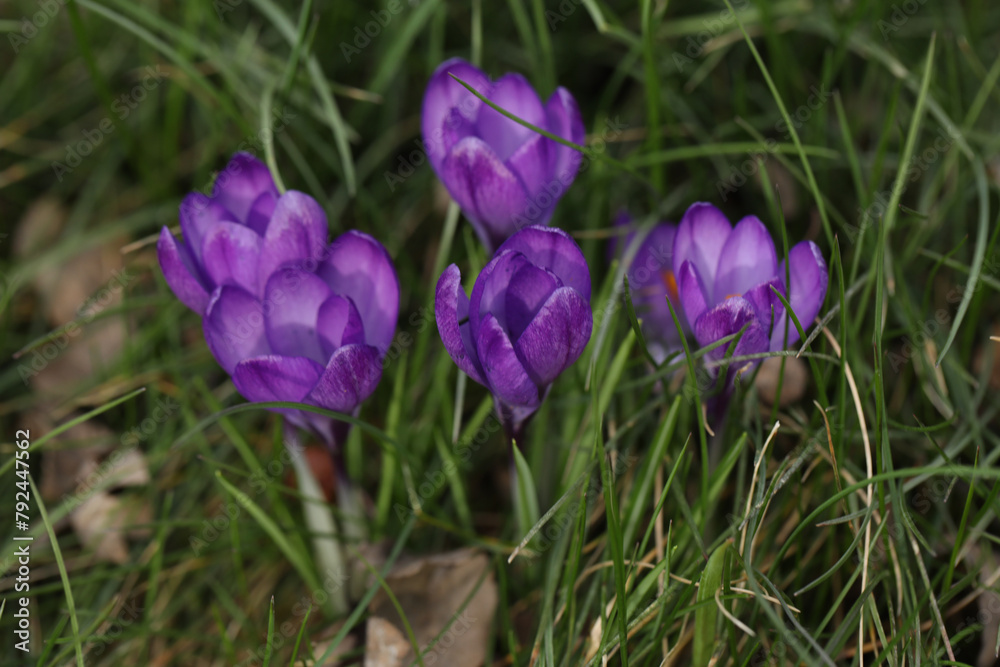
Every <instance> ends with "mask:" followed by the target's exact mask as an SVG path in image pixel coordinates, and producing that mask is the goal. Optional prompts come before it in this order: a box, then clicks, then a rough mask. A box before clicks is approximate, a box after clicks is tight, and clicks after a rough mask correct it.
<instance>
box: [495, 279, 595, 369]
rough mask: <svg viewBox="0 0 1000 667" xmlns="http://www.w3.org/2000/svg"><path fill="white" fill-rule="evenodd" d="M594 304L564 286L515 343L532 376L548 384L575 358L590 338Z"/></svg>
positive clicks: (547, 302)
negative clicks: (592, 305) (591, 307)
mask: <svg viewBox="0 0 1000 667" xmlns="http://www.w3.org/2000/svg"><path fill="white" fill-rule="evenodd" d="M593 326H594V318H593V315H592V314H591V312H590V305H589V304H588V303H587V302H586V301H584V299H583V297H582V296H580V293H579V292H577V291H576V290H574V289H573V288H571V287H560V288H559V289H557V290H556V291H555V292H553V293H552V296H550V297H549V299H548V300H547V301H546V302H545V305H543V306H542V308H541V309H540V310H539V311H538V314H537V315H536V316H535V318H534V319H533V320H532V321H531V323H530V324H529V325H528V327H527V328H526V329H525V330H524V333H523V334H521V337H520V338H518V339H517V342H516V343H515V344H514V349H515V350H516V351H517V355H518V357H519V358H520V359H521V361H522V362H523V363H524V368H525V369H526V370H527V372H528V375H529V376H530V377H531V380H532V381H533V382H534V383H535V384H536V385H538V386H540V387H544V386H545V385H548V384H550V383H552V381H553V380H555V379H556V378H557V377H558V376H559V374H560V373H562V372H563V371H564V370H566V369H567V368H568V367H569V366H570V365H571V364H572V363H573V362H575V361H576V360H577V359H578V358H579V357H580V354H581V353H582V352H583V348H585V347H587V341H589V340H590V333H591V329H592V328H593Z"/></svg>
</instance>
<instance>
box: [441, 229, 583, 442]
mask: <svg viewBox="0 0 1000 667" xmlns="http://www.w3.org/2000/svg"><path fill="white" fill-rule="evenodd" d="M434 314H435V317H436V319H437V325H438V331H439V332H440V334H441V340H442V341H443V342H444V346H445V348H446V349H447V350H448V354H449V355H451V358H452V359H453V360H454V361H455V363H456V364H457V365H458V367H459V369H461V370H462V371H463V372H465V373H466V374H467V375H468V376H469V377H471V378H472V379H473V380H475V381H476V382H478V383H480V384H482V385H484V386H485V387H486V388H488V389H489V390H490V391H491V392H492V393H493V397H494V400H495V402H496V405H497V411H498V413H499V414H500V416H501V421H502V422H503V423H504V426H505V428H506V430H507V433H508V435H509V436H511V437H515V438H516V437H517V436H518V435H519V434H520V432H521V429H522V426H523V424H524V423H525V422H526V420H527V419H528V418H529V417H531V415H532V414H534V412H535V411H536V410H537V409H538V407H539V406H540V405H541V403H542V400H543V399H544V398H545V396H546V394H547V393H548V391H549V388H550V386H551V384H552V382H553V381H554V380H555V379H556V378H557V377H558V376H559V375H560V374H561V373H562V372H563V371H564V370H566V369H567V368H568V367H569V366H570V365H571V364H573V362H575V361H576V360H577V358H578V357H579V356H580V354H581V353H582V352H583V349H584V348H585V347H586V346H587V342H588V341H589V340H590V333H591V329H592V328H593V315H592V314H591V311H590V270H589V269H588V267H587V262H586V260H585V259H584V257H583V253H582V252H581V251H580V248H579V246H577V244H576V242H575V241H573V239H572V238H570V236H569V235H568V234H566V233H565V232H564V231H562V230H560V229H555V228H549V227H541V226H532V227H526V228H525V229H523V230H521V231H519V232H518V233H516V234H514V236H512V237H510V238H509V239H508V240H507V241H506V242H505V243H504V244H503V245H502V246H500V249H499V250H498V251H497V253H496V255H494V257H493V259H492V260H491V261H490V262H489V264H487V265H486V267H485V268H484V269H483V270H482V272H481V273H480V274H479V277H478V278H477V279H476V283H475V285H474V287H473V289H472V296H471V298H470V297H467V296H466V295H465V291H464V290H463V289H462V276H461V273H460V271H459V269H458V267H457V266H455V265H454V264H452V265H451V266H449V267H448V268H447V269H446V270H445V272H444V273H443V274H441V278H440V279H439V280H438V284H437V294H436V298H435V303H434Z"/></svg>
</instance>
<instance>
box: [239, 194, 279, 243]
mask: <svg viewBox="0 0 1000 667" xmlns="http://www.w3.org/2000/svg"><path fill="white" fill-rule="evenodd" d="M277 205H278V196H277V195H276V194H275V193H272V192H265V193H264V194H262V195H261V196H259V197H257V199H255V200H254V202H253V205H252V206H251V207H250V212H249V213H248V214H247V220H246V226H247V227H249V228H250V229H252V230H254V231H255V232H257V234H259V235H260V236H264V234H265V233H266V232H267V225H268V223H269V222H271V216H272V215H274V207H275V206H277Z"/></svg>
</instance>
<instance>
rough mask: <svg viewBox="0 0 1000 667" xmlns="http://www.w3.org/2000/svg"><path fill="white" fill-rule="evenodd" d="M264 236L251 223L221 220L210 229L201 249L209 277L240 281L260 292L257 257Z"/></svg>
mask: <svg viewBox="0 0 1000 667" xmlns="http://www.w3.org/2000/svg"><path fill="white" fill-rule="evenodd" d="M260 244H261V238H260V237H259V236H257V232H255V231H253V230H252V229H250V228H249V227H244V226H243V225H240V224H237V223H235V222H220V223H217V224H216V225H215V226H214V227H212V228H211V229H209V230H208V233H207V234H206V235H205V242H204V245H203V246H202V249H201V257H202V261H203V262H204V266H205V271H206V272H207V273H208V277H209V278H210V279H211V280H212V282H213V283H215V285H216V286H218V285H238V286H240V287H242V288H243V289H245V290H246V291H248V292H250V293H251V294H256V293H257V258H258V256H259V255H260Z"/></svg>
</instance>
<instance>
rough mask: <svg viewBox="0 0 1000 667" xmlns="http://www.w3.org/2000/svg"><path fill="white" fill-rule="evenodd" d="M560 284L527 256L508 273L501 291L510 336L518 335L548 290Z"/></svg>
mask: <svg viewBox="0 0 1000 667" xmlns="http://www.w3.org/2000/svg"><path fill="white" fill-rule="evenodd" d="M521 256H522V257H523V255H521ZM560 287H562V285H560V284H559V279H558V278H556V277H555V276H554V275H553V274H551V273H549V272H548V271H546V270H545V269H540V268H538V267H537V266H535V265H534V264H531V263H529V262H528V261H527V260H525V261H524V264H523V265H522V266H521V267H520V268H519V269H517V271H516V272H515V273H514V274H513V275H512V276H511V277H510V282H509V283H508V285H507V289H506V291H505V293H504V295H503V298H504V313H505V314H506V317H507V322H506V328H507V332H508V333H509V335H510V337H511V338H512V339H514V340H517V339H518V337H519V336H520V335H521V333H522V332H523V331H524V329H525V327H527V326H528V324H530V323H531V321H532V320H533V319H534V318H535V315H536V314H538V311H539V310H540V309H541V308H542V306H543V305H545V302H546V301H548V299H549V297H550V296H552V293H553V292H555V291H556V290H557V289H559V288H560ZM570 289H572V288H570ZM581 299H582V297H581ZM501 325H503V322H501Z"/></svg>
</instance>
